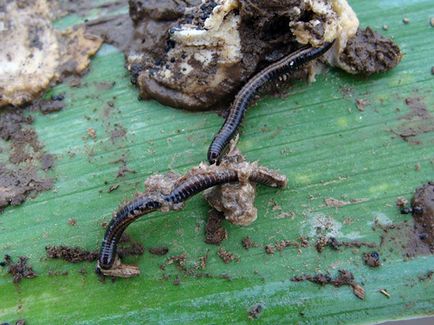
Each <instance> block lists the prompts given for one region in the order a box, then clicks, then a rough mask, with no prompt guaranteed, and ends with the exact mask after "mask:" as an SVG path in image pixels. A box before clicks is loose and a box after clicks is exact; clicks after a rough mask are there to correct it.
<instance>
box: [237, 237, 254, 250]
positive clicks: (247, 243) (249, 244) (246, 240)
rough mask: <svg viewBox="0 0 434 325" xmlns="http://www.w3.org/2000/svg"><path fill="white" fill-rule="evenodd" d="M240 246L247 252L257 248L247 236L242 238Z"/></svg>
mask: <svg viewBox="0 0 434 325" xmlns="http://www.w3.org/2000/svg"><path fill="white" fill-rule="evenodd" d="M241 245H243V247H244V248H245V249H247V250H249V249H250V248H254V247H257V246H258V245H257V244H256V243H255V242H254V241H253V240H252V238H250V237H249V236H247V237H244V238H243V240H242V241H241Z"/></svg>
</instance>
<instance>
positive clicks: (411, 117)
mask: <svg viewBox="0 0 434 325" xmlns="http://www.w3.org/2000/svg"><path fill="white" fill-rule="evenodd" d="M404 102H405V105H406V106H407V107H408V108H409V109H410V112H409V113H407V114H406V115H404V116H401V117H400V118H399V119H400V120H402V121H404V122H403V123H402V124H401V125H399V126H398V127H396V128H394V129H392V130H391V131H392V133H394V134H396V135H397V136H399V137H400V138H401V139H402V140H404V141H406V142H408V143H410V144H415V145H418V144H421V141H420V140H419V139H418V136H419V135H421V134H424V133H429V132H433V131H434V123H433V119H434V117H433V116H432V114H431V113H430V112H429V110H428V108H427V106H426V104H425V102H424V99H423V98H422V97H409V98H406V99H405V101H404Z"/></svg>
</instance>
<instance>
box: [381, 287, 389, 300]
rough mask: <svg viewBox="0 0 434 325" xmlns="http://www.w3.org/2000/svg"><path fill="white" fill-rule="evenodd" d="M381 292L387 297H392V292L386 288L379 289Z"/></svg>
mask: <svg viewBox="0 0 434 325" xmlns="http://www.w3.org/2000/svg"><path fill="white" fill-rule="evenodd" d="M378 291H379V292H380V293H381V294H383V295H385V296H386V297H387V298H390V293H389V291H387V290H386V289H380V290H378Z"/></svg>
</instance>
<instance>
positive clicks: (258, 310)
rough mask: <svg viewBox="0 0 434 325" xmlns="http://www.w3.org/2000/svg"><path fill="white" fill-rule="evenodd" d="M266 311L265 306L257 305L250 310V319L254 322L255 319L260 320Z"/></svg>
mask: <svg viewBox="0 0 434 325" xmlns="http://www.w3.org/2000/svg"><path fill="white" fill-rule="evenodd" d="M263 311H264V305H263V304H256V305H254V306H252V307H251V308H250V310H249V313H248V316H249V319H251V320H253V319H258V318H259V317H260V316H261V314H262V312H263Z"/></svg>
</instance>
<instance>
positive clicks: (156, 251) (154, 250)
mask: <svg viewBox="0 0 434 325" xmlns="http://www.w3.org/2000/svg"><path fill="white" fill-rule="evenodd" d="M148 252H149V253H150V254H152V255H157V256H164V255H166V254H167V253H169V248H167V247H151V248H149V249H148Z"/></svg>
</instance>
